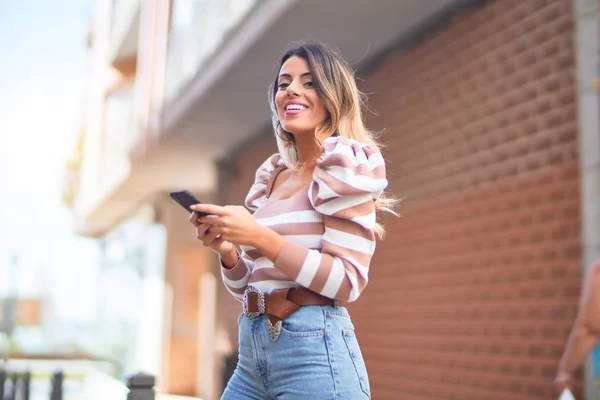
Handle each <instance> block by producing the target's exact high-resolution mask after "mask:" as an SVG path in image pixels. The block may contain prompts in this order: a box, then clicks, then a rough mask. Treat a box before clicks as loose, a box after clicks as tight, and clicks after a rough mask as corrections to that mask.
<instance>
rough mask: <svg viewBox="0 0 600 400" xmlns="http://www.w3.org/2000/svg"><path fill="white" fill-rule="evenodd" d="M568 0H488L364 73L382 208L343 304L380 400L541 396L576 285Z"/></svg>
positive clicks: (576, 212) (577, 221) (574, 155)
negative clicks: (358, 291) (356, 289)
mask: <svg viewBox="0 0 600 400" xmlns="http://www.w3.org/2000/svg"><path fill="white" fill-rule="evenodd" d="M571 7H572V5H571V1H567V0H557V1H543V0H542V1H536V0H519V1H507V0H502V1H489V2H486V3H484V4H483V5H482V6H481V7H479V8H476V9H471V10H467V11H465V12H463V13H460V14H458V15H455V16H454V18H453V19H452V21H451V24H449V25H447V26H446V27H445V28H444V29H443V30H442V31H439V32H437V33H436V34H435V35H433V36H431V37H429V38H427V39H426V40H424V41H422V42H421V43H419V44H418V45H415V46H413V47H410V48H407V49H404V50H403V51H397V52H396V53H394V54H392V55H390V56H389V57H388V58H387V59H386V60H385V61H384V62H383V63H382V64H381V65H380V66H379V67H378V68H377V70H376V71H375V72H374V73H373V74H372V75H371V76H369V77H367V79H366V82H365V86H364V88H363V89H364V90H365V91H366V92H368V93H372V95H371V96H370V103H369V105H370V108H371V109H373V110H375V111H376V112H377V113H378V114H379V115H380V117H378V118H375V117H374V118H372V121H371V127H373V128H375V129H383V128H385V129H386V131H385V135H384V136H383V140H384V142H385V143H386V144H388V148H387V150H386V152H385V154H386V158H387V159H388V160H389V169H390V175H389V177H390V180H391V188H392V190H393V191H394V192H395V193H396V194H397V195H398V196H400V197H404V198H405V199H406V200H405V201H404V203H403V205H402V207H401V209H400V211H401V212H402V213H403V218H401V219H399V220H395V219H394V220H390V221H389V223H388V229H389V235H388V237H387V239H386V240H385V241H384V242H383V243H381V244H380V245H379V248H378V252H377V254H376V257H375V259H374V262H373V266H372V272H371V279H372V280H371V284H370V286H369V287H368V288H367V290H366V292H365V294H364V296H363V297H362V298H361V301H359V302H358V303H357V304H356V305H354V307H353V309H352V311H353V316H354V320H355V325H356V326H357V330H358V333H359V337H360V338H361V339H362V343H363V351H364V354H365V357H366V359H367V363H368V367H369V370H370V374H371V380H372V384H373V393H374V398H376V399H407V400H408V399H420V400H422V399H461V400H466V399H478V400H479V399H489V400H491V399H498V400H500V399H511V400H516V399H548V398H551V397H549V396H550V394H551V392H550V389H551V382H552V379H553V376H554V374H555V371H556V364H557V360H558V357H559V356H560V354H561V352H562V349H563V346H564V343H565V340H566V336H567V334H568V331H569V329H570V324H571V322H572V320H573V318H574V315H575V310H576V302H577V296H578V293H579V285H580V262H581V251H580V244H579V241H580V214H579V207H580V206H579V202H580V198H579V171H578V155H577V127H576V105H575V87H574V73H575V71H574V54H573V25H572V14H571Z"/></svg>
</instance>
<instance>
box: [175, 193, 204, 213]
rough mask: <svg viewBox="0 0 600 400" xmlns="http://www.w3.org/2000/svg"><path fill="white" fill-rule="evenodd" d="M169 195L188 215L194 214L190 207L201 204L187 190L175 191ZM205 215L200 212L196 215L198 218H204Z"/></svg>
mask: <svg viewBox="0 0 600 400" xmlns="http://www.w3.org/2000/svg"><path fill="white" fill-rule="evenodd" d="M169 195H170V196H171V198H172V199H173V200H175V201H176V202H177V203H179V205H180V206H182V207H183V208H185V209H186V210H187V211H188V212H189V213H190V214H191V213H193V212H194V210H192V208H191V207H192V206H193V205H194V204H200V203H201V202H200V200H198V199H197V198H196V196H194V195H193V194H192V193H191V192H190V191H189V190H177V191H175V192H171V193H169ZM206 215H208V214H206V213H201V212H199V213H198V216H200V217H204V216H206Z"/></svg>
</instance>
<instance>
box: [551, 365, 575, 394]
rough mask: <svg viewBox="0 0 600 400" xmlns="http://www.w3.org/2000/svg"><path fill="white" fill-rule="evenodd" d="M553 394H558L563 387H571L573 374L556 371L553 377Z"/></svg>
mask: <svg viewBox="0 0 600 400" xmlns="http://www.w3.org/2000/svg"><path fill="white" fill-rule="evenodd" d="M553 386H554V394H556V395H557V396H560V395H561V394H562V392H563V391H564V390H565V389H571V388H572V387H573V376H572V375H571V374H567V373H566V372H560V371H559V372H558V374H557V375H556V378H554V384H553Z"/></svg>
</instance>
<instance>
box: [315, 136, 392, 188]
mask: <svg viewBox="0 0 600 400" xmlns="http://www.w3.org/2000/svg"><path fill="white" fill-rule="evenodd" d="M314 179H315V181H317V182H318V183H320V184H323V185H327V186H329V187H330V189H332V191H333V192H335V193H337V194H338V195H344V194H357V193H372V195H373V198H377V197H379V195H381V193H382V192H383V190H384V189H385V188H386V186H387V184H388V182H387V179H386V171H385V160H384V159H383V156H382V154H381V151H380V150H379V148H378V147H377V146H376V145H374V144H369V143H360V142H357V141H356V140H353V139H347V138H343V137H331V138H328V139H327V140H325V141H324V142H323V154H322V155H321V157H320V158H319V160H318V161H317V166H316V168H315V172H314Z"/></svg>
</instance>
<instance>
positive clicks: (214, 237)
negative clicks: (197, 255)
mask: <svg viewBox="0 0 600 400" xmlns="http://www.w3.org/2000/svg"><path fill="white" fill-rule="evenodd" d="M215 240H217V234H216V233H214V232H208V233H207V235H206V236H205V237H204V240H203V241H202V243H203V244H204V245H205V246H210V245H212V244H213V242H214V241H215Z"/></svg>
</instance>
